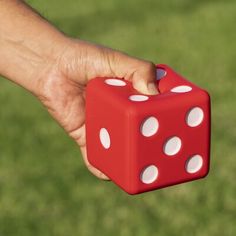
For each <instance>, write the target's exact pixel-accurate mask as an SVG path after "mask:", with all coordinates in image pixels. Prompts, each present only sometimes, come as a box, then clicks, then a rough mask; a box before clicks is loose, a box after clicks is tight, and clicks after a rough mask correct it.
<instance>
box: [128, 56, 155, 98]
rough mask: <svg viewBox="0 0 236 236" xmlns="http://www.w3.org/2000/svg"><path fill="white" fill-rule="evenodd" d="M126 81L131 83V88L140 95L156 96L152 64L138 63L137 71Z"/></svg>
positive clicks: (153, 66)
mask: <svg viewBox="0 0 236 236" xmlns="http://www.w3.org/2000/svg"><path fill="white" fill-rule="evenodd" d="M125 79H126V78H125ZM128 79H129V80H131V81H132V84H133V87H134V88H135V89H136V90H138V91H139V92H140V93H143V94H147V95H156V94H158V90H157V85H156V67H155V65H154V64H153V63H151V62H146V61H140V62H139V65H138V69H137V70H135V71H134V72H133V73H132V75H131V76H130V78H128Z"/></svg>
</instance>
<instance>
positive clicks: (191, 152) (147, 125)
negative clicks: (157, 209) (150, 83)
mask: <svg viewBox="0 0 236 236" xmlns="http://www.w3.org/2000/svg"><path fill="white" fill-rule="evenodd" d="M157 74H158V78H159V79H160V80H158V81H157V85H158V88H159V90H160V94H158V95H156V96H146V95H142V94H139V93H137V91H135V90H134V89H133V88H132V86H131V84H130V83H128V82H126V81H122V80H114V79H110V80H109V79H108V80H105V79H95V80H94V81H93V84H92V83H91V84H90V86H89V88H88V91H87V95H86V96H87V100H86V101H87V104H86V130H87V149H88V159H89V161H90V162H91V164H92V165H94V166H95V167H97V168H98V169H100V170H101V171H102V172H104V173H105V174H107V175H108V176H109V177H110V178H111V180H113V181H114V182H115V183H116V184H118V185H119V186H120V187H121V188H122V189H124V190H125V191H126V192H128V193H130V194H135V193H141V192H145V191H150V190H154V189H158V188H162V187H166V186H170V185H174V184H178V183H183V182H187V181H191V180H194V179H198V178H202V177H204V176H206V175H207V173H208V170H209V155H210V98H209V95H208V94H207V93H206V92H205V91H203V90H201V89H199V88H198V87H196V86H195V85H193V84H192V83H190V82H188V81H186V80H185V79H183V78H182V77H181V76H179V75H178V74H176V73H175V72H174V71H173V70H171V69H170V68H169V67H167V66H164V65H160V66H159V68H158V70H157Z"/></svg>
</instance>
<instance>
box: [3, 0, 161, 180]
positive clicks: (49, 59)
mask: <svg viewBox="0 0 236 236" xmlns="http://www.w3.org/2000/svg"><path fill="white" fill-rule="evenodd" d="M0 74H1V75H2V76H4V77H5V78H7V79H9V80H11V81H13V82H14V83H16V84H18V85H20V86H22V87H24V88H25V89H26V90H28V91H29V92H31V93H32V94H33V95H35V96H36V97H37V98H38V99H39V101H41V102H42V103H43V104H44V106H45V107H46V108H47V110H48V111H49V113H50V114H51V115H52V117H53V118H54V119H55V120H56V121H57V122H58V123H59V124H60V126H62V127H63V128H64V130H65V131H66V132H67V133H68V135H69V136H70V137H72V138H73V139H74V140H75V142H76V143H77V144H78V145H79V147H80V149H81V153H82V156H83V159H84V162H85V165H86V166H87V168H88V169H89V170H90V171H91V172H92V173H93V174H94V175H95V176H97V177H98V178H100V179H104V180H108V177H107V176H106V175H105V174H103V173H101V172H100V171H99V170H98V169H96V168H95V167H93V166H92V165H90V163H89V162H88V159H87V154H86V139H85V101H86V98H85V88H86V84H87V83H88V81H89V80H91V79H93V78H95V77H118V78H122V79H124V80H129V81H131V82H132V84H133V87H134V88H135V89H136V90H138V91H139V92H141V93H143V94H148V95H154V94H157V93H158V91H157V89H156V86H155V84H154V83H155V80H156V68H155V65H154V64H153V63H152V62H149V61H145V60H140V59H137V58H134V57H131V56H128V55H126V54H125V53H122V52H120V51H117V50H113V49H110V48H107V47H104V46H100V45H96V44H92V43H89V42H85V41H82V40H79V39H73V38H69V37H68V36H66V35H64V34H63V33H62V32H60V31H59V30H58V29H56V28H55V27H54V26H53V25H51V24H50V23H49V22H48V21H46V20H45V19H44V18H43V17H41V16H40V15H39V14H38V13H37V12H35V10H33V9H31V8H30V7H29V6H28V5H26V3H24V2H23V1H19V0H11V1H9V0H0Z"/></svg>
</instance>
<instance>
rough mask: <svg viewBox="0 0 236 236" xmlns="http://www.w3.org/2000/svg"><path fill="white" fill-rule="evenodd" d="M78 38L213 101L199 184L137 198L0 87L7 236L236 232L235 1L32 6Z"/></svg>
mask: <svg viewBox="0 0 236 236" xmlns="http://www.w3.org/2000/svg"><path fill="white" fill-rule="evenodd" d="M28 2H29V3H30V4H31V5H32V6H33V7H35V8H36V9H37V10H39V11H40V12H41V14H42V15H43V16H45V17H47V18H48V19H49V20H50V21H52V22H53V23H54V24H55V25H56V26H58V27H59V28H60V29H61V30H63V31H64V32H65V33H67V34H68V35H70V36H74V37H80V38H82V39H86V40H90V41H93V42H97V43H100V44H103V45H107V46H109V47H113V48H116V49H120V50H123V51H125V52H127V53H129V54H131V55H134V56H137V57H141V58H146V59H149V60H152V61H154V62H157V63H165V64H169V65H170V66H172V67H173V68H175V70H177V71H178V72H179V73H181V74H182V75H184V76H185V77H186V78H188V79H190V80H192V81H193V82H195V83H196V84H198V85H199V86H202V87H204V88H205V89H207V90H208V91H209V92H210V94H211V98H212V121H213V124H212V152H211V153H212V155H211V158H212V159H211V160H212V165H211V171H210V174H209V176H208V177H207V178H206V179H204V180H200V181H195V182H192V183H187V184H183V185H177V186H174V187H170V188H166V189H162V190H159V191H154V192H149V193H145V194H142V195H138V196H129V195H127V194H125V193H124V192H122V191H121V190H120V189H118V187H116V186H115V185H114V184H113V183H111V182H110V183H108V182H103V181H99V180H97V179H96V178H95V177H93V176H92V175H91V174H90V173H89V172H88V171H87V170H86V168H85V167H84V164H83V162H82V159H81V156H80V152H79V149H78V147H77V146H76V145H75V144H74V143H73V141H72V140H71V139H69V138H68V137H67V135H66V134H65V133H64V131H63V130H62V129H61V128H60V127H59V126H58V125H57V124H56V123H55V122H54V121H53V120H52V118H51V117H50V116H49V115H48V113H47V112H46V111H45V109H44V108H43V107H42V106H41V105H40V104H39V102H38V101H37V100H36V99H35V98H34V97H32V96H31V95H30V94H28V93H27V92H25V91H24V90H23V89H21V88H19V87H17V86H15V85H14V84H12V83H10V82H9V81H6V80H3V79H1V80H0V104H1V112H0V124H1V130H0V236H11V235H14V236H29V235H34V236H39V235H40V236H49V235H50V236H51V235H52V236H54V235H55V236H68V235H70V236H72V235H73V236H74V235H76V236H77V235H79V236H83V235H86V236H87V235H89V236H90V235H91V236H94V235H99V236H111V235H117V236H118V235H122V236H133V235H135V236H145V235H168V236H180V235H181V236H184V235H186V236H189V235H199V236H200V235H201V236H211V235H212V236H216V235H227V236H228V235H229V236H231V235H232V236H233V235H236V111H235V110H236V30H235V25H236V14H235V12H236V1H235V0H232V1H230V0H225V1H223V0H222V1H220V0H218V1H217V0H198V1H195V0H178V1H177V0H168V1H165V0H162V1H161V0H159V1H157V0H152V1H151V0H145V1H141V0H126V1H121V0H104V1H96V0H93V1H92V0H86V1H82V0H77V1H76V0H67V1H63V0H51V1H44V0H37V1H36V0H31V1H28Z"/></svg>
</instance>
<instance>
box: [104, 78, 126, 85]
mask: <svg viewBox="0 0 236 236" xmlns="http://www.w3.org/2000/svg"><path fill="white" fill-rule="evenodd" d="M105 83H106V84H109V85H112V86H125V85H126V83H125V81H123V80H120V79H106V80H105Z"/></svg>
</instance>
